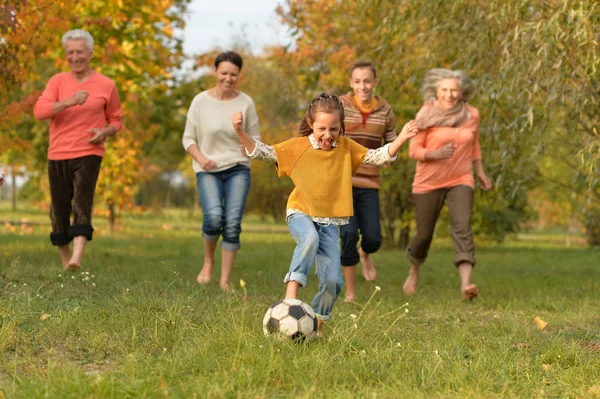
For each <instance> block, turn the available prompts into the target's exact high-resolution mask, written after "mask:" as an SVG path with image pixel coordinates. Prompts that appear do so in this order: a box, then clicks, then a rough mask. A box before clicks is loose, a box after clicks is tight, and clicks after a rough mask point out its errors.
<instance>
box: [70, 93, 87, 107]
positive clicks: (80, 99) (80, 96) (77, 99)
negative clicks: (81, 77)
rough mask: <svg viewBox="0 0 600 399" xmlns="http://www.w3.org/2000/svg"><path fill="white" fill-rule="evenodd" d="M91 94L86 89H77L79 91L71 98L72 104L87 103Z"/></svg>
mask: <svg viewBox="0 0 600 399" xmlns="http://www.w3.org/2000/svg"><path fill="white" fill-rule="evenodd" d="M89 95H90V93H88V92H87V91H86V90H77V92H76V93H75V94H74V95H73V97H71V98H70V100H71V105H83V104H85V102H86V100H87V98H88V96H89Z"/></svg>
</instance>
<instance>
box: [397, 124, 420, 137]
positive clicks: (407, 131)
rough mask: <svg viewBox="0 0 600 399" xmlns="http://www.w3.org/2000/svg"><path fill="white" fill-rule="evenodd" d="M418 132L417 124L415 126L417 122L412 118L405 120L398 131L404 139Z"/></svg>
mask: <svg viewBox="0 0 600 399" xmlns="http://www.w3.org/2000/svg"><path fill="white" fill-rule="evenodd" d="M418 133H419V126H417V122H415V121H414V120H410V121H409V122H407V123H406V124H405V125H404V127H403V128H402V131H401V132H400V136H403V137H404V138H405V139H412V138H413V137H415V136H416V135H417V134H418Z"/></svg>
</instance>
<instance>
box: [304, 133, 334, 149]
mask: <svg viewBox="0 0 600 399" xmlns="http://www.w3.org/2000/svg"><path fill="white" fill-rule="evenodd" d="M308 141H310V144H311V145H312V146H313V148H314V149H315V150H320V149H321V147H319V143H317V139H316V138H315V136H314V134H312V133H311V134H310V136H308ZM331 147H333V148H335V147H337V142H336V141H334V142H333V143H331Z"/></svg>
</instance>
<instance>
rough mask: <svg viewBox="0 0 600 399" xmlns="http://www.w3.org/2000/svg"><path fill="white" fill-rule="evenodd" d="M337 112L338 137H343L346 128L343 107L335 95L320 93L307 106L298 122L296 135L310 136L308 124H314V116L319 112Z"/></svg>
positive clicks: (310, 129) (310, 130)
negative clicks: (339, 128) (338, 122)
mask: <svg viewBox="0 0 600 399" xmlns="http://www.w3.org/2000/svg"><path fill="white" fill-rule="evenodd" d="M336 111H337V112H339V114H340V122H341V124H342V126H341V130H340V135H343V134H344V132H345V131H346V126H345V125H344V106H343V105H342V102H341V101H340V99H339V98H338V97H337V96H336V95H335V94H327V93H321V94H319V95H318V96H317V97H315V98H313V99H312V101H311V102H310V104H309V105H308V109H307V110H306V114H305V115H304V118H303V119H302V122H300V127H299V128H298V134H299V135H300V136H310V135H311V134H312V132H313V129H312V127H310V125H309V124H308V122H309V121H310V123H311V124H312V123H314V121H315V115H316V114H317V113H319V112H326V113H333V112H336Z"/></svg>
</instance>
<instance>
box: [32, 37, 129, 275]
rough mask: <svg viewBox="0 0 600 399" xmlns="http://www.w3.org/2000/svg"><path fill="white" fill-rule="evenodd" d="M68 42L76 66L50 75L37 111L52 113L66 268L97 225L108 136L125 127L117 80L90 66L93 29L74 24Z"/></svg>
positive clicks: (57, 224)
mask: <svg viewBox="0 0 600 399" xmlns="http://www.w3.org/2000/svg"><path fill="white" fill-rule="evenodd" d="M62 45H63V47H64V49H65V53H66V56H67V61H68V62H69V67H70V69H71V71H70V72H63V73H58V74H56V75H54V76H53V77H52V78H50V81H49V82H48V84H47V86H46V89H45V90H44V92H43V93H42V95H41V96H40V98H39V99H38V101H37V103H36V104H35V108H34V110H33V112H34V115H35V117H36V119H38V120H44V119H50V140H49V141H50V146H49V147H48V177H49V180H50V195H51V199H52V204H51V207H50V219H51V220H52V233H51V234H50V240H51V241H52V244H53V245H55V246H57V247H58V251H59V253H60V257H61V261H62V265H63V268H64V269H68V270H77V269H80V268H81V261H82V258H83V252H84V249H85V245H86V243H87V241H90V240H91V239H92V233H93V231H94V229H93V228H92V205H93V202H94V190H95V188H96V181H97V179H98V173H99V172H100V164H101V163H102V157H103V155H104V142H105V141H106V139H107V138H108V137H110V136H113V135H115V134H116V133H117V132H118V131H119V130H120V129H121V102H120V100H119V93H118V92H117V87H116V86H115V83H114V82H113V81H112V80H111V79H109V78H107V77H106V76H104V75H101V74H100V73H98V72H96V71H94V70H93V69H92V68H91V67H90V59H91V58H92V52H93V49H94V39H93V38H92V35H90V34H89V33H88V32H86V31H83V30H80V29H76V30H72V31H69V32H67V33H66V34H65V35H64V36H63V37H62ZM71 213H72V214H73V222H72V223H71V221H70V217H71ZM71 241H73V252H72V253H71V251H70V248H69V244H70V243H71Z"/></svg>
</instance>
